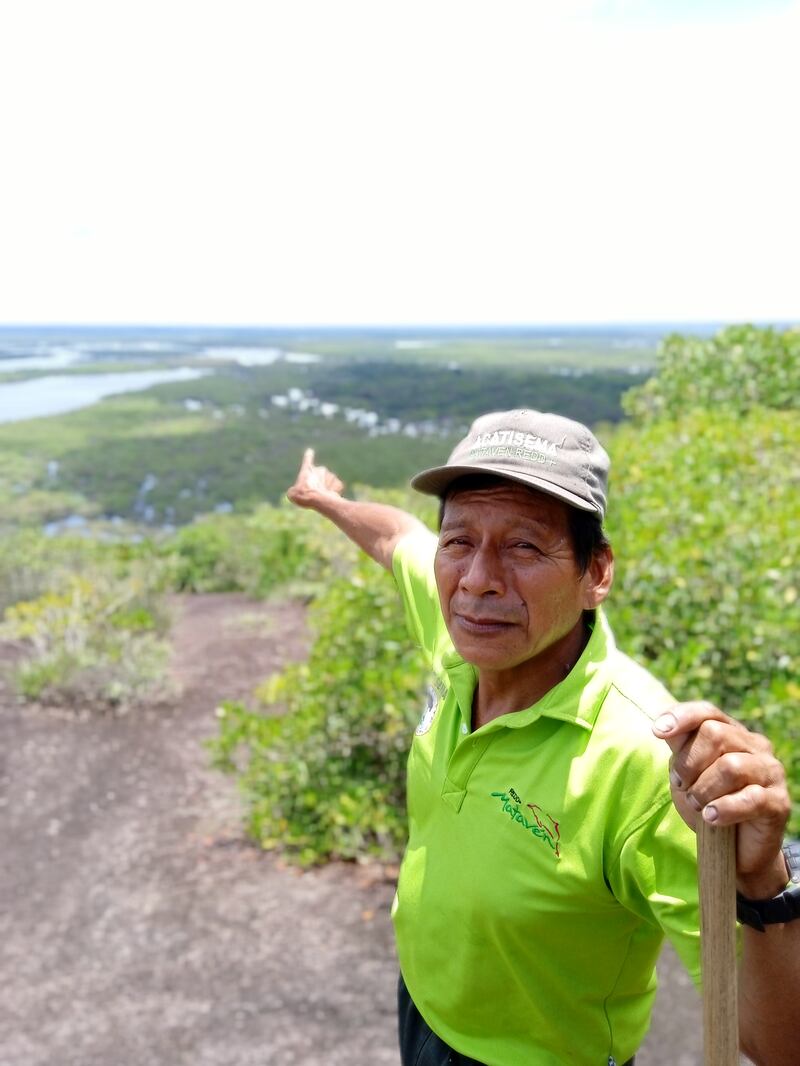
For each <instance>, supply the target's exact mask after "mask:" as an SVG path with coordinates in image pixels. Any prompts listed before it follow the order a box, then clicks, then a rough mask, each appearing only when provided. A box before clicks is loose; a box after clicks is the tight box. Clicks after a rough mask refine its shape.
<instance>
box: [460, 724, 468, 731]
mask: <svg viewBox="0 0 800 1066" xmlns="http://www.w3.org/2000/svg"><path fill="white" fill-rule="evenodd" d="M466 731H467V723H466V722H462V723H461V732H462V733H466Z"/></svg>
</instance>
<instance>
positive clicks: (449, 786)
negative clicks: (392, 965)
mask: <svg viewBox="0 0 800 1066" xmlns="http://www.w3.org/2000/svg"><path fill="white" fill-rule="evenodd" d="M435 549H436V537H435V536H434V535H433V534H431V533H428V532H425V533H422V532H419V533H413V534H411V535H409V536H408V537H406V538H405V539H404V540H403V541H402V542H401V543H400V544H399V545H398V547H397V548H396V550H395V554H394V559H393V569H394V574H395V577H396V580H397V583H398V585H399V588H400V590H401V593H402V596H403V600H404V603H405V608H406V615H407V619H408V624H409V628H410V630H411V633H412V636H413V638H414V639H415V640H416V641H417V642H418V643H419V645H420V646H421V648H422V650H423V651H424V653H425V654H426V656H427V658H428V661H429V662H430V665H431V668H432V671H433V682H432V686H431V690H430V693H429V699H428V705H427V707H426V709H425V712H424V714H423V716H422V719H421V721H420V723H419V726H418V727H417V730H416V734H415V736H414V740H413V744H412V747H411V752H410V755H409V761H408V818H409V842H408V848H407V850H406V854H405V857H404V859H403V864H402V867H401V870H400V877H399V882H398V888H397V896H396V899H395V903H394V907H393V911H392V914H393V919H394V924H395V932H396V937H397V948H398V955H399V959H400V968H401V970H402V973H403V978H404V980H405V982H406V985H407V987H408V990H409V992H410V994H411V997H412V999H413V1000H414V1002H415V1004H416V1006H417V1007H418V1009H419V1011H420V1013H421V1014H422V1016H423V1017H424V1018H425V1020H426V1021H427V1023H428V1025H429V1026H430V1027H431V1028H432V1029H433V1030H434V1032H436V1033H437V1034H438V1035H439V1036H440V1037H441V1038H442V1039H443V1040H445V1041H446V1042H447V1043H448V1044H450V1046H451V1047H453V1048H455V1049H456V1050H457V1051H460V1052H461V1053H463V1054H466V1055H468V1056H471V1057H472V1058H475V1059H477V1060H478V1061H479V1062H482V1063H486V1064H487V1066H563V1064H564V1063H571V1064H576V1066H583V1064H585V1066H607V1063H608V1061H609V1058H610V1057H612V1058H614V1059H616V1061H617V1062H619V1063H622V1062H625V1061H626V1060H627V1059H628V1058H630V1056H631V1055H633V1054H634V1052H635V1051H636V1049H637V1048H638V1047H639V1045H640V1044H641V1042H642V1039H643V1037H644V1034H645V1032H646V1031H647V1027H648V1023H649V1018H650V1011H651V1008H652V1004H653V999H654V996H655V984H656V981H655V963H656V958H657V956H658V953H659V949H660V947H661V944H662V940H663V936H664V934H666V935H667V936H669V938H670V939H671V940H672V942H673V943H674V945H675V947H676V948H677V950H678V953H679V954H680V956H681V957H682V959H683V961H684V963H685V965H686V967H687V969H688V970H689V972H690V973H691V974H692V976H693V978H694V979H695V980H696V981H699V969H700V965H699V933H698V924H699V920H698V905H697V888H696V876H697V874H696V864H695V839H694V834H693V833H692V832H691V831H690V830H689V829H688V828H687V827H686V826H685V824H684V823H683V821H682V820H681V818H680V816H679V815H678V813H677V811H676V810H675V808H674V806H673V804H672V801H671V797H670V791H669V781H668V759H669V749H668V747H667V745H666V744H665V743H664V742H663V741H659V740H657V739H656V738H655V737H654V736H653V734H652V731H651V722H652V720H653V719H654V718H655V717H656V716H657V715H658V714H659V713H660V712H661V711H662V710H663V709H664V708H665V707H667V706H669V705H670V704H671V703H672V702H673V700H672V699H671V697H670V696H669V694H668V693H667V691H666V690H665V689H664V688H663V687H662V685H660V684H659V683H658V682H657V681H656V680H655V679H654V678H653V677H651V676H650V674H648V673H647V671H645V670H643V669H642V668H641V667H639V666H637V665H636V664H635V663H634V662H633V661H632V660H630V659H628V658H627V656H625V655H623V654H622V653H621V652H619V651H617V650H616V648H615V646H614V640H613V637H612V634H611V631H610V629H609V627H608V625H607V623H606V621H605V619H604V616H603V613H602V611H598V612H597V614H596V619H595V624H594V627H593V631H592V635H591V638H590V640H589V642H588V644H587V646H586V648H585V650H584V652H583V655H582V656H581V658H580V660H579V661H578V663H577V664H576V665H575V667H574V668H573V669H572V671H571V672H570V674H569V675H568V676H567V678H566V679H565V680H564V681H562V682H561V683H560V684H559V685H557V686H556V687H555V688H553V689H551V690H550V692H548V693H547V695H546V696H544V697H543V698H542V699H541V700H540V701H539V702H538V703H536V704H534V705H533V706H532V707H529V708H527V709H526V710H522V711H516V712H514V713H512V714H506V715H503V716H501V717H500V718H496V719H495V720H494V721H492V722H489V723H487V724H486V725H484V726H482V727H481V728H480V729H478V730H476V731H475V732H472V730H471V715H472V697H473V693H474V690H475V685H476V683H477V673H476V671H475V669H474V667H472V666H471V665H470V664H469V663H466V662H465V661H464V660H463V659H461V658H460V656H459V655H458V654H457V653H456V652H455V650H454V648H453V645H452V642H451V641H450V638H449V636H448V633H447V630H446V628H445V625H444V620H443V618H442V613H441V610H440V607H439V599H438V595H437V592H436V586H435V583H434V579H433V554H434V552H435Z"/></svg>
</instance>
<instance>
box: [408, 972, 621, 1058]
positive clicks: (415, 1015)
mask: <svg viewBox="0 0 800 1066" xmlns="http://www.w3.org/2000/svg"><path fill="white" fill-rule="evenodd" d="M397 1020H398V1027H399V1035H400V1061H401V1063H402V1066H483V1064H482V1063H480V1062H478V1061H477V1059H471V1058H468V1056H466V1055H461V1054H459V1052H457V1051H453V1049H452V1048H451V1047H448V1045H447V1044H445V1042H444V1040H441V1039H440V1038H439V1037H438V1036H437V1035H436V1033H434V1031H433V1030H432V1029H431V1027H430V1026H429V1025H428V1023H427V1022H426V1021H425V1019H424V1018H423V1017H422V1015H421V1014H420V1012H419V1011H418V1010H417V1008H416V1006H415V1005H414V1001H413V1000H412V998H411V996H410V995H409V994H408V989H407V988H406V983H405V981H404V980H403V977H402V975H401V976H400V980H399V981H398V983H397ZM520 1066H523V1064H522V1063H520ZM598 1066H604V1064H600V1063H598ZM625 1066H634V1063H633V1059H631V1060H630V1061H629V1062H626V1063H625Z"/></svg>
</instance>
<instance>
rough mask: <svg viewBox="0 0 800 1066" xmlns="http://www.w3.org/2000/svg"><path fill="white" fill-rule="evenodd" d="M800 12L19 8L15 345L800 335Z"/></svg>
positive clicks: (3, 209)
mask: <svg viewBox="0 0 800 1066" xmlns="http://www.w3.org/2000/svg"><path fill="white" fill-rule="evenodd" d="M798 54H800V2H798V0H774V2H772V0H741V2H737V0H718V2H712V0H694V2H689V0H660V2H656V0H651V2H645V0H643V2H635V0H630V2H624V0H617V2H610V0H606V2H601V0H596V2H592V0H550V2H545V0H260V2H256V0H252V2H249V0H68V2H66V0H51V2H47V0H2V2H1V3H0V131H2V142H1V143H2V164H0V322H5V323H9V322H18V323H19V322H34V323H45V322H128V323H147V322H154V323H195V322H197V323H200V322H202V323H231V324H237V323H240V324H246V323H264V324H270V323H273V324H288V323H295V324H301V323H302V324H308V323H317V324H336V323H377V322H383V323H411V322H415V323H468V322H472V323H478V322H482V323H522V322H527V323H537V322H546V323H567V322H603V321H693V320H697V321H699V320H715V321H716V320H743V319H748V320H762V321H769V320H772V321H783V320H788V319H798V318H800V295H799V294H800V284H799V282H800V268H798V252H799V250H800V210H798V190H800V135H799V134H798V104H800V73H799V68H798V60H797V57H798Z"/></svg>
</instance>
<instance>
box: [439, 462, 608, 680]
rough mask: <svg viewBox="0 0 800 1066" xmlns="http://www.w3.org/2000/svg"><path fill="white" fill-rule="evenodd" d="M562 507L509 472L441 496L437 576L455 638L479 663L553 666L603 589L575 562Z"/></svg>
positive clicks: (460, 648)
mask: <svg viewBox="0 0 800 1066" xmlns="http://www.w3.org/2000/svg"><path fill="white" fill-rule="evenodd" d="M567 516H568V508H567V505H566V504H565V503H562V502H561V501H560V500H557V499H555V498H554V497H552V496H547V495H545V494H544V493H539V492H535V491H532V490H530V489H527V488H525V487H524V486H523V485H519V484H517V483H515V482H513V481H509V482H507V484H503V485H500V486H497V487H492V488H486V489H476V490H467V491H465V492H459V493H456V494H454V495H453V496H451V497H448V499H447V501H446V503H445V506H444V514H443V518H442V528H441V532H440V534H439V547H438V549H437V552H436V560H435V564H434V572H435V575H436V584H437V587H438V590H439V599H440V601H441V605H442V611H443V613H444V619H445V622H446V624H447V629H448V631H449V633H450V636H451V638H452V640H453V644H454V645H455V647H456V650H457V651H458V653H459V654H460V655H461V656H462V657H463V658H464V659H466V660H467V661H468V662H470V663H473V664H474V665H475V666H477V667H478V669H479V670H509V669H512V670H513V669H515V668H517V667H519V666H520V665H521V664H525V668H526V670H527V669H530V668H531V667H533V668H534V669H536V668H537V667H538V666H540V665H541V666H542V667H543V668H544V670H545V671H547V670H548V669H551V668H552V665H553V662H554V660H556V659H558V658H559V657H564V655H565V654H566V653H567V652H568V650H569V649H570V648H571V647H572V646H574V645H575V643H576V635H577V634H578V633H579V631H580V627H581V622H582V615H583V611H584V610H586V609H589V608H592V607H596V606H597V604H598V603H599V602H600V600H601V599H602V598H603V596H604V595H605V592H603V593H602V595H600V596H599V598H598V596H597V594H596V586H597V583H598V582H597V576H598V575H597V570H596V567H594V566H590V568H589V570H588V571H587V573H586V574H584V575H581V574H580V573H579V571H578V566H577V564H576V562H575V558H574V555H573V548H572V541H571V538H570V533H569V527H568V519H567ZM570 665H572V664H570Z"/></svg>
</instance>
